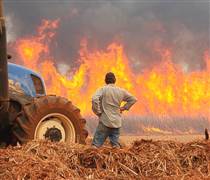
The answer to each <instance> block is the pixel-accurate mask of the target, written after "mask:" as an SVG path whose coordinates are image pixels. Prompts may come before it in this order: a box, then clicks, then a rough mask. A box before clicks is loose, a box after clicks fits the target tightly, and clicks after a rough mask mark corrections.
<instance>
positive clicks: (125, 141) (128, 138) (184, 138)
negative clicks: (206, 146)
mask: <svg viewBox="0 0 210 180" xmlns="http://www.w3.org/2000/svg"><path fill="white" fill-rule="evenodd" d="M92 138H93V137H92V136H91V137H89V138H88V139H87V144H88V145H89V144H91V141H92ZM141 139H145V140H151V139H152V140H154V141H158V140H160V141H175V142H181V143H188V142H192V141H199V140H203V139H204V135H201V134H184V135H142V136H134V135H122V136H121V137H120V143H121V144H122V145H123V146H130V145H132V143H133V142H134V141H136V140H137V141H140V140H141ZM107 141H108V140H107Z"/></svg>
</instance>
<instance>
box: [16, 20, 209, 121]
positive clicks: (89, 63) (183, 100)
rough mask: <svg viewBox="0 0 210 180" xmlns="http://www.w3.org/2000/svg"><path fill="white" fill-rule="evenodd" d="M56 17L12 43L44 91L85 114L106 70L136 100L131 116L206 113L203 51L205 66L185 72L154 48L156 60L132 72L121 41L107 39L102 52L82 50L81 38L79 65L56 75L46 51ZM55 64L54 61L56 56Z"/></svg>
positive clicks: (169, 53)
mask: <svg viewBox="0 0 210 180" xmlns="http://www.w3.org/2000/svg"><path fill="white" fill-rule="evenodd" d="M58 25H59V20H56V21H47V20H44V21H43V22H42V25H41V26H40V27H39V28H38V30H37V35H36V36H31V37H26V38H24V39H20V40H18V41H17V43H16V50H17V54H18V55H19V57H20V59H21V60H22V62H21V63H22V64H23V65H24V66H26V67H28V68H31V69H33V70H35V71H38V72H39V73H40V74H41V75H42V76H43V78H44V80H45V83H46V86H47V92H48V94H56V95H60V96H65V97H67V98H68V99H70V100H71V101H72V102H73V103H74V104H75V105H77V106H78V107H80V109H81V112H82V113H83V115H91V96H92V95H93V93H94V92H95V90H96V89H97V88H99V87H101V86H103V85H104V75H105V74H106V73H107V72H109V71H112V72H114V73H115V74H116V76H117V85H118V86H121V87H123V88H125V89H127V90H129V91H130V92H132V93H133V94H134V95H135V96H136V97H137V98H138V103H137V105H135V107H134V108H133V109H132V111H130V113H132V114H135V115H151V116H176V117H177V116H182V117H183V116H187V117H188V116H190V117H196V116H199V117H200V116H205V117H210V108H209V107H210V58H209V54H208V53H204V54H205V55H204V58H205V60H206V69H205V70H202V71H195V72H190V73H186V72H184V71H183V70H182V68H181V67H179V66H178V65H175V64H173V63H172V60H171V59H172V56H173V53H172V51H171V50H170V49H167V48H164V49H157V51H158V52H159V53H160V55H161V57H162V62H161V63H160V64H158V65H156V66H154V67H153V68H152V69H146V70H144V72H143V73H134V72H133V70H132V69H131V67H130V64H129V62H130V61H129V59H128V57H127V56H126V54H125V52H124V48H123V45H121V44H116V43H112V44H110V45H109V46H108V47H107V49H106V50H103V51H102V50H97V49H95V50H92V51H90V50H89V49H88V42H87V41H86V40H82V41H81V49H80V52H79V54H80V59H79V60H78V62H80V66H79V67H78V69H77V70H76V71H74V72H73V75H72V72H71V74H70V73H69V74H67V75H62V74H61V73H60V72H59V71H58V69H57V68H56V65H55V62H56V60H55V59H54V58H53V57H52V56H51V55H50V50H49V44H50V43H51V41H52V40H53V38H54V37H55V36H56V29H57V28H58ZM57 62H59V60H57Z"/></svg>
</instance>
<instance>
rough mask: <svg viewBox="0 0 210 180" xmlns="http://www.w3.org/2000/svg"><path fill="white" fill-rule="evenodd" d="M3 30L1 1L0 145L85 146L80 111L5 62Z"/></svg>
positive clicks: (29, 74)
mask: <svg viewBox="0 0 210 180" xmlns="http://www.w3.org/2000/svg"><path fill="white" fill-rule="evenodd" d="M8 58H9V56H8V55H7V48H6V27H5V22H4V18H3V13H2V0H0V142H1V143H5V144H13V145H15V144H17V142H19V143H25V142H27V141H29V140H33V139H49V140H51V141H58V142H59V141H62V142H67V143H85V139H86V137H87V135H88V132H87V131H86V130H85V124H86V121H85V119H83V118H82V117H81V115H80V110H79V109H78V108H77V107H75V106H74V105H73V104H72V103H71V101H69V100H67V99H66V98H64V97H59V96H55V95H46V90H45V85H44V81H43V79H42V77H41V76H40V75H39V74H38V73H35V72H34V71H32V70H30V69H27V68H25V67H22V66H19V65H15V64H11V63H7V59H8Z"/></svg>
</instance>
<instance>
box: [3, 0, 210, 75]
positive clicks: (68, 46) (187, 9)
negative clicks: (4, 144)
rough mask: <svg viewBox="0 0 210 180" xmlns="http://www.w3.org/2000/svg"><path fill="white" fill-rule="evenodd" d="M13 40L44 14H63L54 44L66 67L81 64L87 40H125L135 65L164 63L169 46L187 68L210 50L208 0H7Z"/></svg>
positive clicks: (94, 44) (95, 43)
mask: <svg viewBox="0 0 210 180" xmlns="http://www.w3.org/2000/svg"><path fill="white" fill-rule="evenodd" d="M4 2H5V12H6V16H7V17H8V19H9V20H8V36H9V37H10V38H9V41H10V42H13V41H15V40H16V39H19V38H21V37H25V36H29V35H32V34H34V33H35V31H36V28H37V26H39V25H40V22H41V20H42V19H57V18H59V19H60V20H61V21H60V26H59V29H58V32H57V37H56V41H55V42H53V43H52V45H51V49H52V54H53V56H54V57H55V59H57V60H58V62H56V64H57V65H58V64H64V65H62V66H60V65H59V69H62V71H66V70H67V66H71V67H74V66H77V65H78V64H77V62H76V60H77V59H78V51H79V48H80V41H81V39H84V38H86V39H87V41H88V46H89V48H90V49H92V50H94V49H96V48H100V49H105V48H106V47H107V45H108V44H110V43H111V42H113V41H115V42H119V43H122V44H123V45H124V47H125V50H126V53H127V55H128V57H129V59H130V64H131V66H132V67H133V69H134V70H135V71H137V72H140V71H141V70H143V69H144V68H148V67H150V66H152V65H154V64H157V63H159V62H160V60H161V57H160V55H159V53H158V52H157V51H156V50H157V49H158V48H169V49H171V50H172V53H173V61H174V62H175V63H177V64H180V65H182V66H183V68H184V69H185V70H186V71H192V70H200V69H203V68H205V62H204V61H203V53H204V51H206V50H207V49H209V47H210V46H209V15H210V12H209V11H210V10H209V5H210V3H209V2H208V1H198V0H196V1H179V0H170V1H165V0H157V1H155V0H148V1H132V0H131V1H126V0H116V1H111V0H101V1H93V0H86V1H84V0H78V1H72V0H68V1H67V0H42V1H39V0H27V1H26V0H25V1H24V0H5V1H4Z"/></svg>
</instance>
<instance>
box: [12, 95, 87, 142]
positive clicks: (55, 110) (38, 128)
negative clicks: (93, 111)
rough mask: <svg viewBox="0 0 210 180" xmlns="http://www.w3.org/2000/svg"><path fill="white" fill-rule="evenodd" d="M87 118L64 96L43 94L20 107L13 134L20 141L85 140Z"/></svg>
mask: <svg viewBox="0 0 210 180" xmlns="http://www.w3.org/2000/svg"><path fill="white" fill-rule="evenodd" d="M85 124H86V120H85V119H83V118H82V117H81V115H80V110H79V109H78V108H76V107H75V106H74V105H72V103H71V102H70V101H68V100H67V99H66V98H63V97H58V96H43V97H39V98H35V99H34V100H33V101H32V102H30V103H28V104H26V105H25V106H24V107H23V110H22V112H20V113H19V114H18V116H17V117H16V120H15V121H14V125H13V134H14V136H15V137H16V139H17V140H18V141H19V142H20V143H25V142H27V141H29V140H33V139H50V140H52V141H63V142H67V143H81V144H84V143H85V139H86V138H87V135H88V132H87V131H86V130H85Z"/></svg>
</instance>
